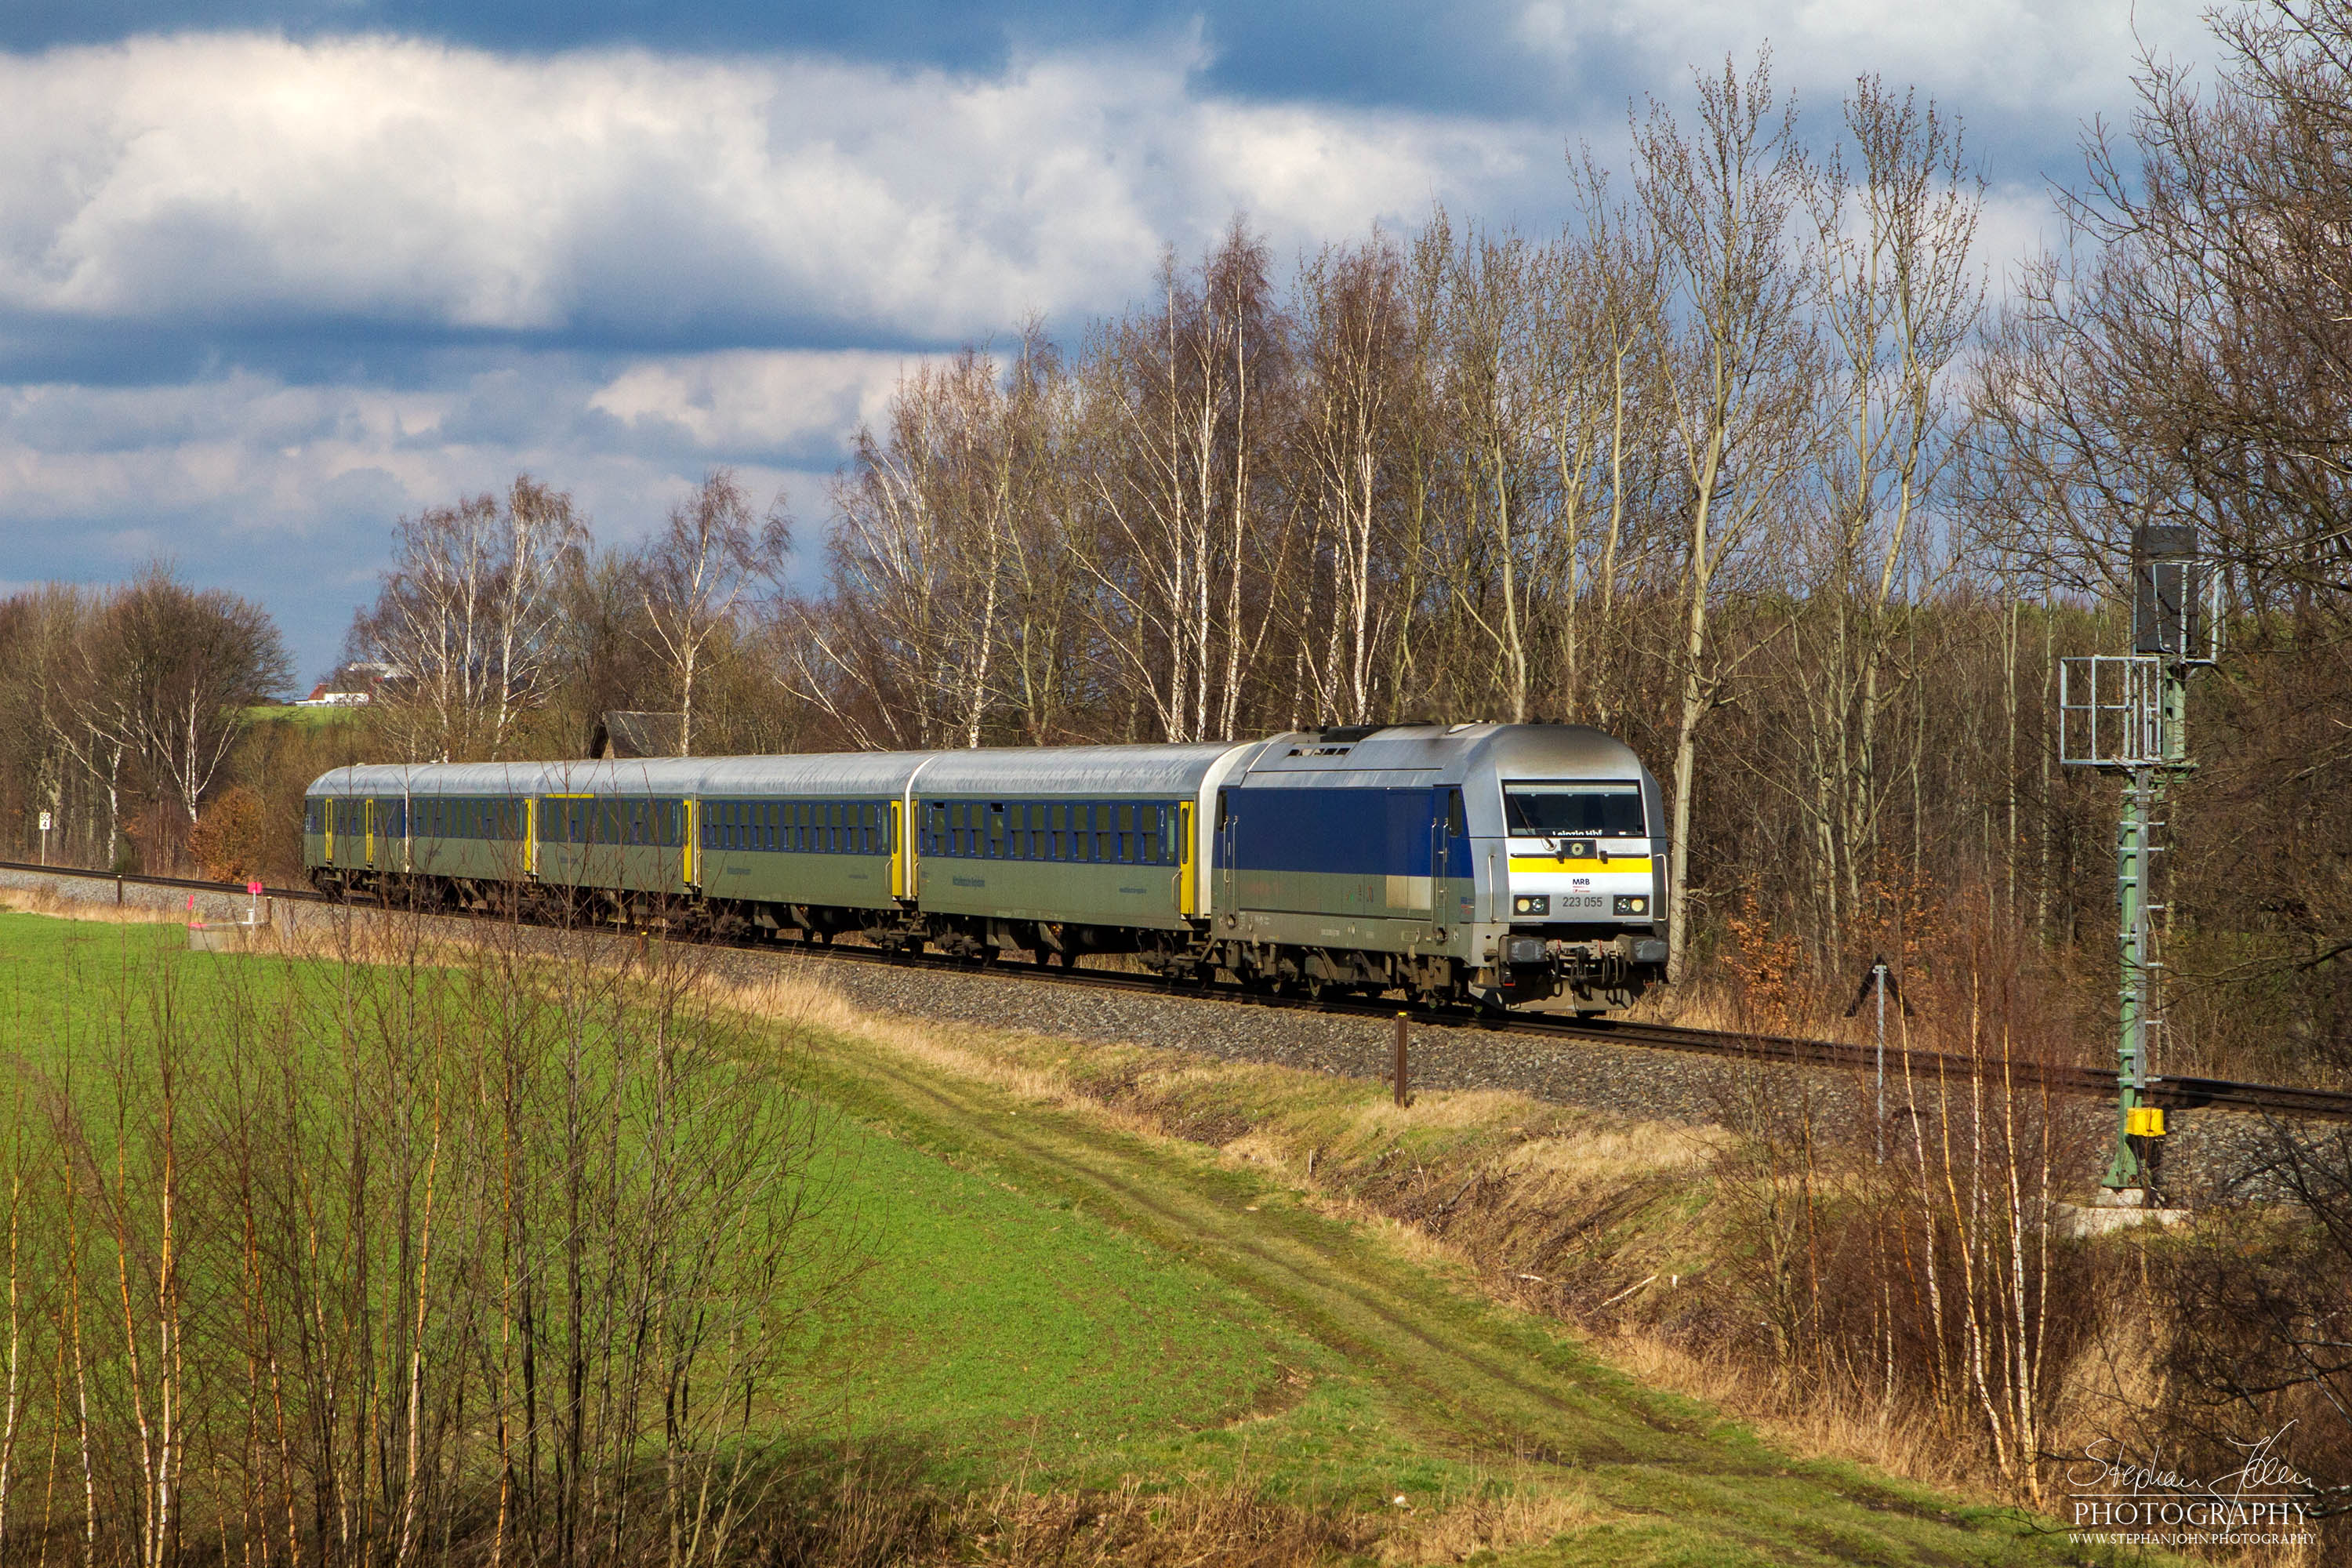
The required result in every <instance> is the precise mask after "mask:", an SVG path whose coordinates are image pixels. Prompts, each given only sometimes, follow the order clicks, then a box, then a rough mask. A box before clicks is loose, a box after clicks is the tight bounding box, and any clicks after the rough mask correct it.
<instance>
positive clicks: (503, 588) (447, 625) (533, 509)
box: [347, 474, 587, 762]
mask: <svg viewBox="0 0 2352 1568" xmlns="http://www.w3.org/2000/svg"><path fill="white" fill-rule="evenodd" d="M393 538H394V558H393V564H392V567H391V569H390V570H389V571H387V572H386V573H385V574H384V577H383V587H382V588H381V590H380V591H379V592H378V594H377V595H376V601H375V603H374V605H372V606H371V607H369V608H368V609H366V610H364V611H362V612H361V613H360V615H359V616H357V617H355V618H354V620H353V622H352V631H351V636H350V637H349V639H348V641H347V647H348V648H349V649H350V651H351V653H352V655H353V656H354V657H355V658H362V659H369V660H373V661H376V662H380V663H382V664H383V665H385V666H386V667H387V668H388V677H387V679H386V680H385V682H384V685H383V692H382V700H383V704H384V708H385V711H384V713H383V721H384V723H385V725H386V727H387V729H388V730H389V731H390V733H391V735H392V736H393V737H394V742H395V743H396V744H397V745H398V746H399V747H400V748H401V749H402V751H403V752H404V753H405V754H406V755H407V756H409V757H411V758H413V759H415V760H419V761H428V760H429V761H436V762H451V761H465V760H474V759H497V758H500V757H503V756H505V755H507V754H508V747H509V743H510V742H512V740H513V738H514V733H515V726H516V722H517V721H518V720H519V718H520V716H521V714H522V713H524V712H525V711H527V710H530V709H531V708H533V707H535V706H536V705H537V704H538V703H539V702H541V700H543V698H544V696H545V684H546V680H547V672H548V669H549V667H550V665H551V661H552V659H553V658H554V657H555V652H556V647H557V645H558V642H559V637H558V635H557V634H558V631H559V628H560V621H561V617H562V595H560V594H559V592H558V588H559V586H560V584H561V583H562V579H563V577H564V575H565V574H567V573H569V572H571V571H573V570H575V569H576V568H577V566H578V564H579V562H580V559H581V556H582V552H583V550H584V549H585V546H586V543H587V530H586V528H585V526H584V525H583V523H582V522H581V521H580V519H579V518H578V516H577V515H576V514H575V513H574V511H573V510H572V498H571V497H570V496H569V495H568V494H565V493H564V492H562V491H561V490H556V489H550V488H549V487H547V486H545V485H542V484H541V483H539V482H538V481H537V480H535V479H532V478H531V477H530V475H528V474H518V475H516V476H515V479H514V482H513V483H512V484H510V485H509V486H508V487H507V490H506V493H505V494H504V495H502V496H493V495H490V494H488V493H484V494H481V495H476V496H468V497H467V498H465V499H464V500H459V501H457V502H456V503H455V504H453V505H449V506H440V507H433V508H429V509H428V510H425V511H423V512H420V513H418V514H417V515H416V516H415V517H404V518H402V519H401V520H400V522H399V524H398V525H397V526H396V527H395V528H394V531H393Z"/></svg>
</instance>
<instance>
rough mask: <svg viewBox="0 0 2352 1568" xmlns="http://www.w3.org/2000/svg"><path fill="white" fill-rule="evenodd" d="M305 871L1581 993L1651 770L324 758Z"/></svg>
mask: <svg viewBox="0 0 2352 1568" xmlns="http://www.w3.org/2000/svg"><path fill="white" fill-rule="evenodd" d="M307 814H308V815H307V817H306V820H305V822H304V829H303V841H302V842H303V860H304V864H305V866H306V867H307V868H308V869H309V873H310V879H311V880H312V881H313V883H315V884H316V885H317V886H318V887H319V888H320V889H321V890H323V891H327V892H331V893H340V894H342V895H344V896H352V897H368V898H372V899H382V900H383V901H384V902H386V903H389V904H396V905H400V906H403V907H414V908H417V909H423V910H434V909H447V910H513V911H515V912H517V913H519V914H522V915H527V916H534V917H538V918H548V917H553V916H562V917H566V918H583V919H592V920H600V921H603V920H609V921H617V922H623V923H631V924H639V923H656V922H666V923H667V925H669V926H671V927H675V928H680V929H685V930H700V931H710V932H713V933H716V934H719V935H727V934H740V933H745V932H751V931H778V932H783V931H805V932H807V933H809V934H810V935H811V936H813V937H815V938H816V939H818V940H820V941H830V940H832V939H833V938H835V937H836V936H840V935H845V934H854V935H856V936H859V937H862V938H864V939H865V940H866V941H869V942H875V943H877V944H879V945H881V946H883V947H886V948H896V949H914V948H921V947H929V948H932V949H935V950H938V951H941V952H950V953H963V954H969V955H971V956H974V957H978V958H983V959H984V958H992V957H994V956H995V955H997V954H998V953H1001V952H1007V951H1012V950H1026V951H1028V952H1034V953H1035V954H1036V955H1037V956H1038V958H1039V959H1041V960H1044V961H1047V962H1055V961H1058V962H1059V963H1064V964H1068V963H1073V962H1075V961H1076V959H1077V958H1078V957H1080V956H1081V955H1083V954H1086V953H1093V952H1129V953H1134V954H1136V955H1138V957H1139V959H1140V961H1141V962H1142V963H1144V964H1145V965H1146V966H1147V967H1149V968H1150V969H1153V970H1155V971H1158V972H1160V973H1167V974H1171V975H1174V976H1180V977H1196V978H1203V979H1205V978H1211V977H1220V978H1228V979H1230V980H1232V981H1234V983H1237V984H1245V985H1258V986H1265V987H1269V988H1275V989H1283V990H1291V989H1295V990H1297V991H1301V992H1304V993H1307V994H1316V995H1320V994H1365V995H1372V994H1383V993H1391V992H1393V993H1400V994H1405V995H1409V996H1411V997H1412V998H1413V999H1414V1000H1416V1001H1419V1002H1422V1003H1424V1004H1434V1003H1461V1002H1474V1001H1475V1002H1479V1003H1483V1004H1486V1005H1495V1006H1504V1007H1538V1008H1543V1009H1546V1010H1574V1011H1578V1012H1600V1011H1605V1010H1608V1009H1611V1008H1617V1007H1623V1006H1628V1005H1631V1004H1632V1003H1633V1001H1634V999H1635V998H1637V997H1638V996H1639V995H1640V994H1642V992H1643V990H1644V989H1645V988H1646V987H1648V986H1649V985H1651V984H1654V983H1656V982H1658V981H1660V980H1662V979H1663V978H1664V972H1665V962H1666V943H1665V940H1664V935H1665V900H1666V871H1665V867H1666V855H1665V841H1664V838H1663V837H1660V836H1659V835H1660V834H1661V833H1662V831H1663V824H1664V817H1663V815H1662V812H1661V809H1660V802H1659V795H1658V785H1657V781H1656V780H1655V779H1654V778H1653V777H1652V776H1651V774H1650V772H1649V770H1648V769H1647V768H1645V767H1643V765H1642V763H1641V760H1640V759H1639V758H1637V757H1636V756H1634V754H1633V752H1632V751H1631V750H1630V749H1628V748H1627V747H1626V746H1624V745H1623V744H1622V743H1621V742H1617V741H1614V740H1612V739H1611V738H1610V737H1608V736H1606V735H1603V734H1601V732H1600V731H1595V730H1590V729H1585V728H1582V727H1580V726H1574V725H1554V724H1454V725H1441V724H1392V725H1386V726H1366V727H1361V728H1349V729H1326V730H1320V731H1298V732H1295V733H1290V734H1284V735H1276V736H1275V737H1273V738H1272V739H1270V740H1262V741H1248V742H1240V743H1236V744H1209V745H1170V746H1073V747H1053V748H1037V749H1012V748H993V749H980V750H972V751H955V752H844V753H837V754H830V755H812V756H755V757H679V758H666V759H632V760H626V761H603V762H557V763H449V764H431V765H401V764H391V765H378V766H368V767H348V768H338V769H336V770H334V771H333V772H331V773H327V774H325V775H324V776H322V777H321V778H320V779H319V780H318V781H317V782H316V783H315V784H312V785H311V786H310V796H309V801H308V805H307Z"/></svg>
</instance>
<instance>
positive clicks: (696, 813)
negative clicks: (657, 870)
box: [677, 797, 702, 888]
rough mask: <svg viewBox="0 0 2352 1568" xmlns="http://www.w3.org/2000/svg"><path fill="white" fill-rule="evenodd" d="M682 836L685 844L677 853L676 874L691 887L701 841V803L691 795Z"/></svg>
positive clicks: (684, 883) (685, 884) (694, 879)
mask: <svg viewBox="0 0 2352 1568" xmlns="http://www.w3.org/2000/svg"><path fill="white" fill-rule="evenodd" d="M683 837H685V839H686V844H685V846H684V847H683V848H681V849H680V851H679V853H678V862H677V875H678V880H679V882H680V884H681V885H682V886H685V887H688V888H691V887H693V886H695V884H696V880H697V879H696V874H695V864H694V859H695V855H696V853H697V847H698V846H699V845H700V844H701V842H702V803H701V802H700V801H698V800H695V799H693V798H691V797H688V800H687V802H686V832H685V834H684V835H683Z"/></svg>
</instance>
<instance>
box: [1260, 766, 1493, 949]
mask: <svg viewBox="0 0 2352 1568" xmlns="http://www.w3.org/2000/svg"><path fill="white" fill-rule="evenodd" d="M1454 794H1455V791H1454V789H1452V788H1451V787H1450V786H1439V787H1409V788H1402V789H1398V788H1378V787H1362V786H1353V787H1350V786H1334V787H1307V788H1297V789H1282V788H1276V789H1268V788H1258V789H1250V788H1245V787H1244V788H1239V789H1229V790H1226V791H1225V792H1223V796H1222V797H1221V799H1220V802H1219V810H1220V811H1221V812H1222V813H1223V818H1224V822H1225V830H1224V831H1223V832H1222V833H1220V834H1219V835H1218V840H1217V844H1218V857H1219V860H1220V868H1221V869H1227V870H1230V872H1231V873H1232V887H1233V895H1234V903H1235V904H1236V905H1238V906H1239V907H1240V908H1242V909H1244V910H1279V911H1283V912H1288V913H1298V914H1375V915H1393V916H1399V917H1407V918H1410V917H1416V916H1418V917H1423V918H1425V917H1426V916H1427V915H1428V913H1429V911H1430V910H1431V909H1432V907H1433V902H1434V900H1435V899H1436V897H1437V892H1438V889H1436V888H1435V886H1434V885H1433V884H1434V883H1436V882H1440V881H1443V880H1444V879H1449V878H1454V877H1466V876H1468V875H1469V874H1470V864H1471V862H1470V846H1469V842H1468V840H1467V839H1466V838H1464V837H1459V836H1458V835H1456V834H1454V832H1452V831H1451V830H1450V828H1449V817H1450V816H1452V815H1453V814H1452V813H1451V812H1450V810H1449V807H1450V805H1451V802H1452V798H1453V796H1454Z"/></svg>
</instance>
